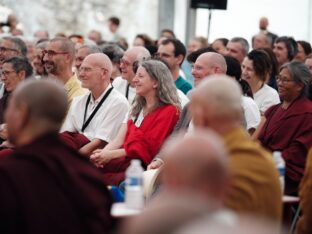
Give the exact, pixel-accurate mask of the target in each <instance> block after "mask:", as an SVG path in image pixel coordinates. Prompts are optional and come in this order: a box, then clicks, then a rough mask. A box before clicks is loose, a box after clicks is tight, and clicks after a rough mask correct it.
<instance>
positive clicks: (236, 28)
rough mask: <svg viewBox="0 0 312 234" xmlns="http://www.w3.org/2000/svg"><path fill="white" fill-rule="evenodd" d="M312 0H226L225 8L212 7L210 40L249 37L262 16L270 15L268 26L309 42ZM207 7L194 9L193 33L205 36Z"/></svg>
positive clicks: (256, 30)
mask: <svg viewBox="0 0 312 234" xmlns="http://www.w3.org/2000/svg"><path fill="white" fill-rule="evenodd" d="M311 14H312V0H261V1H259V0H228V5H227V10H226V11H222V10H214V11H213V12H212V21H211V29H210V38H209V39H210V40H209V41H210V42H212V41H213V40H214V39H216V38H218V37H226V38H232V37H234V36H242V37H245V38H246V39H248V40H249V41H250V39H251V37H252V36H253V35H254V34H255V33H257V32H258V30H259V29H258V22H259V18H260V17H261V16H266V17H268V18H269V21H270V25H269V30H270V31H272V32H274V33H276V34H278V35H280V36H283V35H287V36H293V37H294V38H295V39H296V40H307V41H310V42H312V29H311V27H312V18H311ZM207 31H208V10H206V9H198V10H197V25H196V35H197V36H207Z"/></svg>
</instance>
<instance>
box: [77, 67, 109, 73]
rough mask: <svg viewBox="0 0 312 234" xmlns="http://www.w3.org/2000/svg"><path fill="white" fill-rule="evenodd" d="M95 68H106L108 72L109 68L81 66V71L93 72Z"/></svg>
mask: <svg viewBox="0 0 312 234" xmlns="http://www.w3.org/2000/svg"><path fill="white" fill-rule="evenodd" d="M95 69H101V70H104V71H105V72H107V69H105V68H103V67H93V68H92V67H80V68H79V72H85V73H89V72H92V71H93V70H95Z"/></svg>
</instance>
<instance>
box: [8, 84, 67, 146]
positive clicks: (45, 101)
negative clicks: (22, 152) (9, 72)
mask: <svg viewBox="0 0 312 234" xmlns="http://www.w3.org/2000/svg"><path fill="white" fill-rule="evenodd" d="M67 105H68V101H67V95H66V93H65V91H64V87H63V85H61V84H59V83H58V82H57V81H55V80H49V79H44V80H40V81H38V80H26V81H24V82H22V83H21V85H19V86H18V87H17V89H16V90H15V91H14V93H13V95H12V98H11V99H10V102H9V106H8V108H7V110H6V113H5V121H6V123H7V125H8V135H9V137H8V138H9V140H10V142H12V143H13V144H16V145H18V143H20V142H21V139H25V138H30V137H37V136H38V135H43V134H46V133H47V132H53V133H57V132H58V131H59V129H60V127H61V124H62V122H63V119H64V118H65V115H66V112H67Z"/></svg>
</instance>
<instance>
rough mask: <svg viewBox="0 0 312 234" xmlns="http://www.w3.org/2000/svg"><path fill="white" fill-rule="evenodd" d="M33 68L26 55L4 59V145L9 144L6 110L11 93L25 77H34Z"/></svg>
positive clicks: (0, 115)
mask: <svg viewBox="0 0 312 234" xmlns="http://www.w3.org/2000/svg"><path fill="white" fill-rule="evenodd" d="M32 74H33V68H32V66H31V64H30V63H29V61H28V59H27V58H26V57H11V58H9V59H6V60H4V63H3V65H2V71H1V80H2V82H3V84H4V94H3V96H2V98H1V99H0V124H2V125H1V128H0V142H1V143H2V142H3V141H4V142H3V145H2V146H3V147H6V146H9V144H8V142H7V141H5V140H6V139H7V129H6V125H5V124H4V112H5V110H6V108H7V104H8V100H9V98H10V97H11V93H12V92H13V91H14V90H15V89H16V87H17V86H18V85H19V84H20V83H21V82H23V81H24V80H25V79H27V78H30V77H32ZM9 152H10V150H8V151H6V152H4V151H3V152H1V153H0V157H2V156H5V155H7V153H9Z"/></svg>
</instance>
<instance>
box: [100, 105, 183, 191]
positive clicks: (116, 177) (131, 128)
mask: <svg viewBox="0 0 312 234" xmlns="http://www.w3.org/2000/svg"><path fill="white" fill-rule="evenodd" d="M179 114H180V111H179V110H178V109H177V108H176V107H174V106H172V105H166V106H162V107H160V108H158V109H156V110H155V111H153V112H152V113H149V114H148V115H147V116H145V118H144V120H143V122H142V124H141V126H140V127H136V126H135V124H134V122H133V120H132V119H129V120H128V129H127V133H126V137H125V142H124V145H123V147H124V149H125V151H126V155H127V156H125V157H122V158H118V159H113V160H111V161H110V162H109V163H108V164H106V165H105V166H104V168H103V172H104V181H105V183H107V184H112V185H118V184H119V183H120V182H121V181H122V180H124V178H125V170H126V169H127V167H128V166H129V165H130V161H131V160H132V159H140V160H141V161H142V163H143V167H146V166H147V165H148V164H149V163H150V162H151V161H152V160H153V158H154V157H155V155H156V154H157V153H158V152H159V149H160V147H161V145H162V144H163V142H164V141H165V139H166V138H167V137H168V136H169V135H170V133H171V132H172V131H173V129H174V127H175V125H176V123H177V121H178V119H179Z"/></svg>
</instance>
